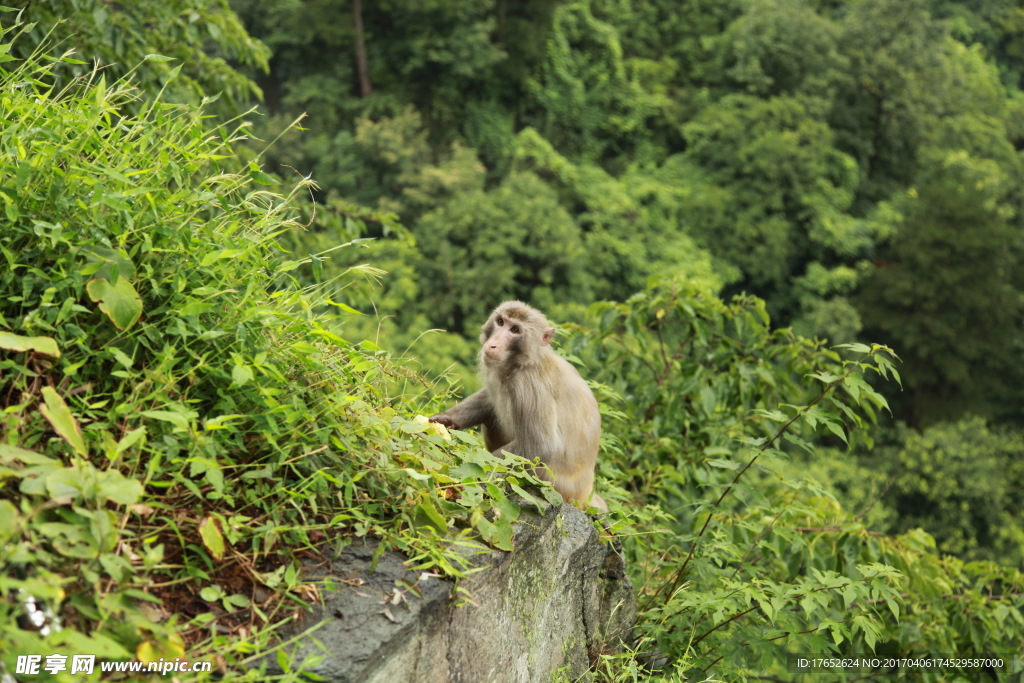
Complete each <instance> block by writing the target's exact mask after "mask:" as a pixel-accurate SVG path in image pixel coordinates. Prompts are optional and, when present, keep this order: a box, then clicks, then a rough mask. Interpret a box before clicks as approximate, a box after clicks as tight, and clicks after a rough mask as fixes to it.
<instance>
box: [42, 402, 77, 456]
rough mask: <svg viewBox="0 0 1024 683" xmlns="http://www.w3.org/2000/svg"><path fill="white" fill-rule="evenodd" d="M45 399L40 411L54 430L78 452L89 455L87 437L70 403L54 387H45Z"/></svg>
mask: <svg viewBox="0 0 1024 683" xmlns="http://www.w3.org/2000/svg"><path fill="white" fill-rule="evenodd" d="M43 400H44V401H45V403H44V404H43V405H41V406H39V412H41V413H42V414H43V417H45V418H46V419H47V420H49V421H50V424H51V425H53V429H54V431H56V432H57V433H58V434H60V435H61V436H62V437H64V440H65V441H67V442H68V443H69V444H71V447H72V448H74V449H75V452H76V453H78V454H79V455H87V453H88V451H87V450H86V448H85V439H83V438H82V430H81V429H79V428H78V421H77V420H75V416H74V415H72V414H71V410H70V409H68V404H67V403H65V402H64V399H63V398H61V396H60V394H58V393H57V392H56V391H55V390H54V388H53V387H43Z"/></svg>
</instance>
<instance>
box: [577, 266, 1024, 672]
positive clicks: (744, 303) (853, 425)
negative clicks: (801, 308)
mask: <svg viewBox="0 0 1024 683" xmlns="http://www.w3.org/2000/svg"><path fill="white" fill-rule="evenodd" d="M591 320H592V327H590V328H579V329H578V330H577V334H576V335H575V336H574V338H573V339H572V341H571V343H570V349H571V351H572V352H573V353H574V354H575V355H576V356H578V357H579V358H580V359H581V360H582V362H584V363H585V364H586V365H587V367H588V369H587V371H586V372H587V376H588V377H590V378H592V379H593V380H595V382H597V383H598V384H597V386H598V388H599V389H600V393H601V395H602V396H603V398H604V402H605V404H606V405H605V415H606V420H605V431H606V441H607V448H606V449H605V454H606V455H605V456H603V458H602V460H601V461H600V468H601V473H602V474H603V475H604V481H603V482H599V486H598V489H599V490H600V491H601V493H602V495H603V496H604V497H605V499H606V500H608V501H609V502H610V503H612V505H613V506H615V504H618V505H619V506H620V507H619V514H620V516H621V517H622V518H623V520H624V522H625V523H626V524H628V526H629V528H627V529H624V531H623V534H624V537H625V547H626V552H627V560H628V565H629V566H630V567H631V568H632V571H633V572H634V581H635V585H636V586H638V596H637V599H638V602H639V604H640V614H639V634H640V636H641V650H642V651H646V652H647V654H643V655H641V656H640V658H639V661H638V660H637V658H636V656H635V655H632V654H627V655H625V656H624V657H613V656H609V657H607V658H606V659H605V660H604V665H603V666H605V667H606V670H607V672H608V674H609V678H611V679H615V680H631V679H629V676H628V675H625V674H623V672H628V671H630V670H634V669H635V670H637V671H639V670H640V669H639V668H637V667H638V666H639V662H646V663H648V664H649V663H650V662H651V661H655V662H657V661H663V662H664V664H662V665H661V666H662V668H663V670H662V674H664V675H665V676H667V677H668V678H667V680H704V679H705V677H708V676H710V677H712V678H713V679H715V680H727V681H734V680H735V681H738V680H751V679H758V678H760V677H765V676H767V677H771V680H803V678H802V677H803V676H804V674H794V673H792V672H791V671H790V669H789V667H788V665H787V655H789V654H792V653H817V654H823V655H826V656H832V655H836V654H838V655H843V654H847V655H849V654H868V653H878V654H893V655H897V654H898V655H904V656H909V655H920V654H927V653H959V654H968V653H978V654H982V653H989V654H1011V653H1014V652H1017V651H1019V647H1020V643H1021V642H1022V638H1024V616H1022V614H1024V595H1022V590H1021V588H1022V585H1024V576H1022V574H1021V573H1020V572H1019V571H1015V570H1014V569H1012V568H1009V567H1006V566H1000V565H997V564H995V563H992V562H974V563H968V564H965V563H964V562H962V561H961V560H959V559H956V558H951V557H948V556H946V557H942V556H940V555H939V554H938V553H937V552H936V548H935V542H934V540H933V539H932V538H931V537H930V536H929V535H928V534H926V533H924V532H923V531H921V530H920V529H909V530H907V532H906V533H904V534H902V535H899V536H892V537H890V536H886V535H884V534H881V533H878V532H876V531H872V530H871V529H869V528H867V527H866V526H865V524H864V521H863V519H862V516H861V515H860V514H857V513H859V512H861V510H862V508H857V509H856V510H855V512H854V513H850V512H847V511H844V510H843V509H842V507H841V506H840V504H839V503H838V502H837V501H836V499H835V497H834V496H833V494H832V493H831V491H830V490H829V489H828V488H826V487H825V486H823V485H822V484H821V483H819V482H817V481H815V480H814V479H812V478H810V477H808V476H807V474H808V473H809V471H808V469H807V468H806V467H803V468H801V467H799V466H797V463H799V462H802V459H801V458H800V457H798V456H797V454H804V455H805V456H806V459H807V460H808V461H809V462H812V463H816V462H818V461H820V460H821V459H823V458H828V457H831V456H832V455H833V454H834V453H835V447H837V446H842V445H843V443H844V442H846V441H849V442H850V443H851V444H853V445H854V446H858V445H859V444H860V445H864V446H870V445H871V437H872V432H873V431H874V430H873V423H874V419H875V414H876V411H878V410H880V409H884V408H885V407H886V403H885V400H884V399H883V398H882V397H881V395H879V394H878V393H877V392H876V391H875V389H874V388H873V387H872V385H871V383H869V380H871V379H872V378H882V379H884V378H886V377H890V378H892V377H894V376H895V372H894V370H893V368H892V364H891V363H892V357H891V356H890V354H889V351H888V350H887V349H886V348H885V347H880V346H871V347H869V346H865V345H859V344H858V345H846V346H845V347H844V348H841V349H837V350H828V349H826V348H824V347H823V346H822V344H821V343H819V342H811V341H809V340H807V339H803V338H801V337H798V336H796V335H794V334H793V333H792V332H791V331H790V330H787V329H782V330H772V329H771V327H770V324H769V322H770V321H769V319H768V315H767V313H766V312H765V305H764V302H763V301H761V300H760V299H756V298H753V297H744V298H737V299H736V300H734V301H733V302H732V303H730V304H726V303H724V302H723V301H721V300H720V299H718V298H717V297H715V296H713V295H712V294H710V292H708V291H707V290H706V289H703V288H701V287H698V286H695V285H694V284H693V283H692V282H686V281H682V280H665V281H654V282H652V283H651V285H650V286H649V287H648V288H647V289H646V290H645V291H643V292H641V293H638V294H637V295H635V296H634V297H632V298H630V299H629V300H628V301H627V302H625V303H622V304H610V303H604V304H595V306H594V307H593V308H592V316H591ZM837 351H841V353H842V355H840V354H839V353H837ZM858 447H859V446H858ZM916 450H920V449H919V448H918V449H916ZM965 455H966V454H965ZM612 501H614V503H613V502H612ZM652 651H653V655H652V654H650V653H651V652H652ZM1008 663H1009V662H1008ZM866 673H868V672H866V671H864V672H858V673H857V674H851V672H849V671H847V672H846V675H848V676H850V675H864V674H866ZM903 673H904V674H905V680H922V681H938V680H952V679H953V678H954V677H957V678H956V680H989V679H988V678H987V676H988V674H987V673H984V672H982V671H980V670H978V669H973V670H969V669H963V670H959V671H957V670H954V669H951V668H948V667H943V668H941V669H936V670H930V671H925V670H917V671H910V670H907V669H904V670H903ZM1019 673H1020V672H1017V674H1018V675H1019ZM836 675H837V676H841V675H842V673H841V672H836ZM998 675H999V678H998V680H1017V678H1011V677H1009V675H1008V669H1007V670H1003V671H1000V672H999V673H998Z"/></svg>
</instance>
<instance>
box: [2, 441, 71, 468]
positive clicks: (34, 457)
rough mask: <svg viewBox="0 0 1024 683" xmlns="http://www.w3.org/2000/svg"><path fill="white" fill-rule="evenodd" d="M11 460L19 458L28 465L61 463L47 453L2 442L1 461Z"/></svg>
mask: <svg viewBox="0 0 1024 683" xmlns="http://www.w3.org/2000/svg"><path fill="white" fill-rule="evenodd" d="M11 460H18V461H20V462H22V463H24V464H26V465H59V464H60V463H59V462H58V461H56V460H54V459H53V458H48V457H46V456H45V455H40V454H39V453H36V452H35V451H27V450H25V449H24V448H18V447H17V446H11V445H9V444H5V443H0V462H10V461H11Z"/></svg>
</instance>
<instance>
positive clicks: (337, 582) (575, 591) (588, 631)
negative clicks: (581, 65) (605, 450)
mask: <svg viewBox="0 0 1024 683" xmlns="http://www.w3.org/2000/svg"><path fill="white" fill-rule="evenodd" d="M520 520H521V521H520V522H518V523H517V524H516V526H515V530H516V535H515V547H516V549H515V550H514V551H513V552H501V551H493V552H488V553H485V554H483V555H478V556H476V557H474V559H473V561H474V564H476V565H478V566H488V568H487V569H485V570H483V571H480V572H478V573H475V574H473V575H471V576H470V577H469V578H467V579H463V581H462V582H461V584H460V588H462V589H465V590H466V591H468V594H469V595H470V596H471V598H472V600H473V602H475V603H476V606H474V605H473V604H463V605H461V606H457V605H456V600H457V599H459V598H460V597H461V594H462V591H459V592H458V593H456V592H454V583H453V582H451V581H447V580H443V579H439V578H436V577H426V578H422V577H421V575H420V574H419V573H418V572H413V571H409V570H408V569H406V568H405V566H404V564H403V562H404V561H405V559H406V558H405V557H404V556H403V555H401V554H399V553H395V552H390V551H388V552H385V553H383V554H381V556H380V559H379V561H378V563H377V568H376V571H375V572H372V573H371V572H370V564H371V561H372V558H373V554H374V551H375V549H376V546H375V544H374V543H372V542H370V541H366V542H363V543H359V544H353V545H350V546H348V547H346V548H345V549H344V551H342V553H341V555H340V557H337V558H336V559H334V560H333V561H327V560H326V559H325V561H324V562H323V563H322V564H321V565H318V566H315V567H310V568H309V570H308V574H307V575H310V576H314V577H320V578H322V579H324V581H325V587H324V588H323V590H322V597H323V605H322V607H318V608H317V609H315V610H313V611H312V612H311V613H310V614H308V615H307V618H306V619H305V621H304V622H303V623H302V624H299V625H296V626H294V627H293V628H291V630H290V631H288V632H285V633H283V634H282V641H284V642H287V641H289V639H294V640H293V642H290V643H289V644H288V646H287V647H286V648H284V649H285V651H287V652H289V653H290V654H291V656H292V657H293V661H294V662H295V663H296V667H298V665H299V663H300V662H303V661H304V660H305V661H306V665H305V666H303V667H302V668H303V669H304V670H306V671H309V672H310V673H314V674H316V675H318V676H321V677H322V678H323V679H324V680H326V681H329V682H331V683H354V682H355V681H360V682H363V681H368V682H372V683H378V682H379V683H385V682H386V683H400V682H402V681H416V682H417V683H420V682H422V683H429V682H433V681H436V682H438V683H440V682H447V681H453V682H458V683H478V682H480V683H483V682H494V683H499V682H505V681H509V682H513V681H514V682H516V683H519V682H522V683H533V682H535V681H549V680H551V678H552V674H553V673H554V672H555V671H557V670H559V669H564V670H565V672H566V673H567V674H568V675H569V677H570V678H571V679H572V680H576V679H579V678H581V677H582V678H584V680H585V679H586V678H587V671H588V669H589V667H590V662H591V660H592V659H594V658H596V657H597V656H598V655H599V654H601V653H606V652H612V651H617V650H618V649H620V648H621V646H622V643H623V642H628V641H629V632H630V629H631V628H632V625H633V620H634V618H635V616H636V603H635V601H634V599H633V590H632V585H631V584H630V581H629V578H628V576H627V575H626V573H625V567H624V565H623V562H622V558H621V555H620V554H619V553H618V552H617V551H616V549H615V548H613V547H610V546H608V545H605V544H602V543H601V541H600V538H599V535H598V533H597V531H596V530H595V528H594V523H593V521H592V520H591V519H590V518H589V517H587V516H586V515H585V514H583V513H582V512H580V511H579V510H577V509H575V508H573V507H572V506H569V505H562V506H561V507H560V508H551V509H549V510H548V511H547V512H546V513H545V514H543V515H541V514H537V513H531V512H529V510H524V512H523V515H522V517H521V518H520ZM403 579H404V580H405V581H408V582H410V583H412V584H418V586H419V589H420V592H421V593H422V597H417V596H416V595H414V592H412V591H408V590H407V588H406V587H405V586H407V584H403V583H401V581H402V580H403ZM396 581H397V582H400V583H399V584H396ZM331 584H333V587H331ZM396 588H397V590H398V591H400V592H403V596H404V598H405V599H404V600H402V599H399V600H398V602H397V603H393V602H392V600H393V599H394V597H395V594H396ZM453 596H454V599H453ZM389 598H391V599H392V600H389ZM385 609H386V610H387V612H388V613H389V614H388V613H385ZM310 628H315V631H313V632H311V633H309V634H307V635H301V634H302V633H303V632H304V631H306V630H308V629H310ZM311 657H319V660H318V661H317V660H314V659H307V658H311ZM263 661H265V662H266V664H267V666H268V671H269V672H279V671H280V669H279V667H278V666H277V659H276V657H275V656H274V655H273V654H270V655H268V656H267V657H266V658H265V659H264V660H263Z"/></svg>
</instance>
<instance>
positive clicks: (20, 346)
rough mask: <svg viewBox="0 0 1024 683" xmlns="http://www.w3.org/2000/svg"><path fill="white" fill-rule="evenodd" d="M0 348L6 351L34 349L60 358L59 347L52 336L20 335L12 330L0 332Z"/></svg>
mask: <svg viewBox="0 0 1024 683" xmlns="http://www.w3.org/2000/svg"><path fill="white" fill-rule="evenodd" d="M0 349H7V350H8V351H17V352H19V353H20V352H24V351H35V352H37V353H43V354H46V355H47V356H53V357H54V358H60V349H59V348H57V342H56V341H54V339H53V337H22V336H21V335H19V334H14V333H12V332H0Z"/></svg>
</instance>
